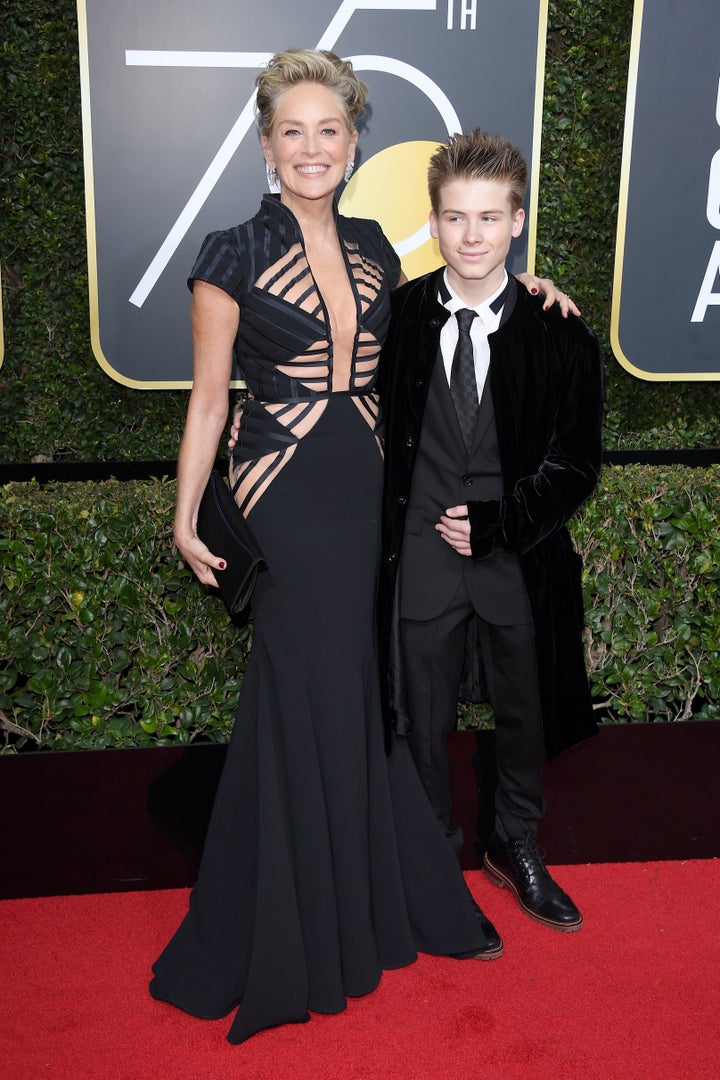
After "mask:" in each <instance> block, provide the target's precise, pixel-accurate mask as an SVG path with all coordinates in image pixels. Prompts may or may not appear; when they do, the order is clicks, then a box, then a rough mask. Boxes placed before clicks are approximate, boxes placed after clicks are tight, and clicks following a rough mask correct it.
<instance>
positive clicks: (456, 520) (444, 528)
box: [435, 506, 472, 557]
mask: <svg viewBox="0 0 720 1080" xmlns="http://www.w3.org/2000/svg"><path fill="white" fill-rule="evenodd" d="M435 528H436V529H437V531H438V532H439V533H440V535H441V536H442V538H443V540H445V541H446V542H447V543H448V544H449V545H450V547H452V548H455V551H457V553H458V555H467V556H468V557H469V556H470V555H471V554H472V552H471V550H470V521H469V519H468V508H467V506H451V507H450V508H449V509H448V510H446V511H445V513H444V514H443V515H442V517H441V518H440V521H439V522H438V523H437V525H436V526H435Z"/></svg>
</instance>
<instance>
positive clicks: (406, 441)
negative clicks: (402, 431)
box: [405, 435, 415, 447]
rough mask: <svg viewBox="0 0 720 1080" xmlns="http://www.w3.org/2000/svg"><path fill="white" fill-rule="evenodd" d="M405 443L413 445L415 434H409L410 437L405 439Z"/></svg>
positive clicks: (409, 445)
mask: <svg viewBox="0 0 720 1080" xmlns="http://www.w3.org/2000/svg"><path fill="white" fill-rule="evenodd" d="M405 445H406V446H408V447H413V446H414V445H415V436H414V435H408V437H407V438H406V440H405Z"/></svg>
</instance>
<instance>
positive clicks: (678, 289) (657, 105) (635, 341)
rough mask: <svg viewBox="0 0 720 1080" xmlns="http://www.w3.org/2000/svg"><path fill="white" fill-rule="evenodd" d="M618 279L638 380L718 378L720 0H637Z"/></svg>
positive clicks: (628, 357)
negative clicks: (682, 2)
mask: <svg viewBox="0 0 720 1080" xmlns="http://www.w3.org/2000/svg"><path fill="white" fill-rule="evenodd" d="M618 218H619V220H618V237H617V252H616V262H615V286H614V290H613V310H612V345H613V351H614V353H615V356H616V357H617V359H618V360H619V361H620V363H621V364H622V365H623V367H625V368H627V370H628V371H631V372H632V373H633V375H637V376H638V377H639V378H641V379H652V380H671V379H676V380H677V379H687V380H693V379H694V380H698V379H720V2H719V0H688V2H687V3H684V4H678V3H677V0H644V2H642V0H636V4H635V17H634V24H633V38H632V50H631V59H630V78H629V82H628V103H627V114H626V124H625V145H624V151H623V169H622V180H621V185H620V200H619V209H618Z"/></svg>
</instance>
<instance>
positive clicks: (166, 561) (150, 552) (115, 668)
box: [0, 481, 250, 750]
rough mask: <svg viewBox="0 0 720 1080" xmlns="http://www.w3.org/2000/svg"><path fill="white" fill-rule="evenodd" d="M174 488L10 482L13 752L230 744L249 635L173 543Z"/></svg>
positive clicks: (1, 508)
mask: <svg viewBox="0 0 720 1080" xmlns="http://www.w3.org/2000/svg"><path fill="white" fill-rule="evenodd" d="M174 496H175V484H174V483H169V482H160V481H155V482H125V483H121V482H119V481H108V482H106V483H101V484H57V485H53V486H48V487H45V488H43V487H39V486H37V485H36V484H8V485H6V486H5V487H3V488H0V538H1V539H0V561H1V564H2V567H3V570H2V586H1V588H0V657H2V659H0V725H1V726H2V729H3V735H4V741H5V745H6V746H15V747H17V748H19V749H23V748H24V749H30V748H32V747H35V746H36V747H39V748H42V749H60V750H69V749H77V748H89V747H92V748H94V749H100V748H103V747H106V746H114V747H118V746H147V745H150V744H161V745H164V744H168V743H187V742H190V741H191V740H193V739H197V738H208V739H212V740H223V739H225V738H226V737H227V734H228V732H229V730H230V726H231V724H232V719H233V715H234V709H235V704H236V702H237V696H238V692H239V688H240V684H241V682H242V674H243V671H244V669H245V661H246V655H247V649H248V646H249V639H250V630H249V627H248V626H247V625H245V626H243V625H238V626H230V625H229V624H228V619H227V616H226V614H225V609H224V607H223V605H222V603H221V602H220V601H219V600H216V599H215V598H214V597H211V596H209V595H207V594H206V591H205V590H204V589H203V588H202V587H201V586H200V585H199V583H197V582H196V581H195V579H194V578H192V576H191V575H190V572H189V571H188V570H187V569H186V568H185V565H184V562H183V561H182V559H180V557H179V556H178V553H177V551H176V550H175V549H174V546H173V543H172V528H171V522H172V507H173V502H174Z"/></svg>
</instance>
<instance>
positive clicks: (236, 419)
mask: <svg viewBox="0 0 720 1080" xmlns="http://www.w3.org/2000/svg"><path fill="white" fill-rule="evenodd" d="M242 413H243V411H242V402H238V403H237V405H236V406H235V411H234V412H233V418H232V424H231V425H230V438H229V439H228V450H234V449H235V443H236V442H237V441H238V436H239V434H240V421H241V420H242Z"/></svg>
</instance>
